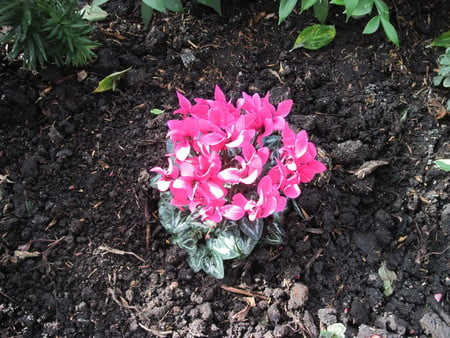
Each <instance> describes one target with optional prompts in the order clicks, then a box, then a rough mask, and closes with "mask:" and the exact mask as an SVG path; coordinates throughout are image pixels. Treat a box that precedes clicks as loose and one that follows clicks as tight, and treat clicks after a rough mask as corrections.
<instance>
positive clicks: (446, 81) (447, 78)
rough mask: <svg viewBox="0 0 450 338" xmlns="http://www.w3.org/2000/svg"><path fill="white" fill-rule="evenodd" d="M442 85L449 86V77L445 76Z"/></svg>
mask: <svg viewBox="0 0 450 338" xmlns="http://www.w3.org/2000/svg"><path fill="white" fill-rule="evenodd" d="M442 85H443V86H444V87H445V88H448V87H450V77H446V78H445V80H444V82H442Z"/></svg>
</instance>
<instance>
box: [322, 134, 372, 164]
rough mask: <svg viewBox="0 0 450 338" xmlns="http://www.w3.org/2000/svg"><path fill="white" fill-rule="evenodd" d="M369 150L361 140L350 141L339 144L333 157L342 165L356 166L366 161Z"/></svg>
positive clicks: (332, 154)
mask: <svg viewBox="0 0 450 338" xmlns="http://www.w3.org/2000/svg"><path fill="white" fill-rule="evenodd" d="M367 150H368V149H367V146H366V145H365V144H363V143H362V142H361V141H360V140H356V141H354V140H348V141H345V142H342V143H339V144H338V145H337V147H336V149H334V150H333V152H332V153H331V156H332V157H333V158H334V159H335V160H336V162H338V163H341V164H356V163H360V162H362V161H363V160H364V159H365V157H366V155H367Z"/></svg>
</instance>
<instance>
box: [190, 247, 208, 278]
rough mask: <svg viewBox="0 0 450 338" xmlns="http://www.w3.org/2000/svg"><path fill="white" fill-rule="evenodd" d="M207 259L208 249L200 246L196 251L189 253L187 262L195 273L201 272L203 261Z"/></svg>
mask: <svg viewBox="0 0 450 338" xmlns="http://www.w3.org/2000/svg"><path fill="white" fill-rule="evenodd" d="M204 257H206V247H205V246H204V245H202V246H200V247H199V248H198V249H197V250H196V251H194V252H191V253H189V257H188V259H187V262H188V264H189V266H190V267H191V269H192V270H194V272H199V271H200V270H201V269H202V263H203V259H204Z"/></svg>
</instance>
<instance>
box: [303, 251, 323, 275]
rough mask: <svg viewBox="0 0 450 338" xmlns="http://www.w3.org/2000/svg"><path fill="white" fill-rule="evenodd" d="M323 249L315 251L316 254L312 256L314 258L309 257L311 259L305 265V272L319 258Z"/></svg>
mask: <svg viewBox="0 0 450 338" xmlns="http://www.w3.org/2000/svg"><path fill="white" fill-rule="evenodd" d="M322 251H323V249H322V248H320V249H318V250H317V251H316V253H315V254H314V256H312V257H311V259H310V260H309V261H308V263H306V265H305V270H306V271H309V269H310V268H311V265H312V264H313V263H314V262H315V261H316V259H317V258H319V256H320V254H321V253H322Z"/></svg>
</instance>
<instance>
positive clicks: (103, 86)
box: [94, 67, 131, 93]
mask: <svg viewBox="0 0 450 338" xmlns="http://www.w3.org/2000/svg"><path fill="white" fill-rule="evenodd" d="M130 69H131V67H130V68H127V69H124V70H121V71H119V72H115V73H112V74H109V75H108V76H106V77H105V78H103V79H102V80H101V81H100V82H99V83H98V86H97V88H95V90H94V93H101V92H105V91H108V90H111V89H112V90H116V87H117V83H118V82H119V80H120V78H121V77H122V76H123V75H124V74H125V73H126V72H128V71H129V70H130Z"/></svg>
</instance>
